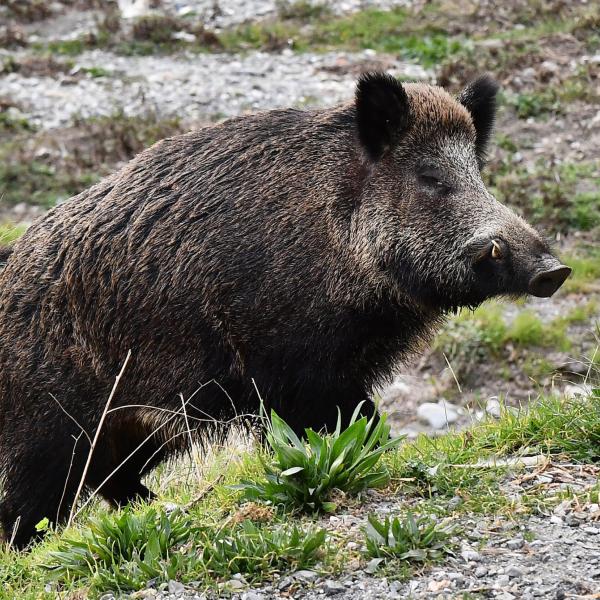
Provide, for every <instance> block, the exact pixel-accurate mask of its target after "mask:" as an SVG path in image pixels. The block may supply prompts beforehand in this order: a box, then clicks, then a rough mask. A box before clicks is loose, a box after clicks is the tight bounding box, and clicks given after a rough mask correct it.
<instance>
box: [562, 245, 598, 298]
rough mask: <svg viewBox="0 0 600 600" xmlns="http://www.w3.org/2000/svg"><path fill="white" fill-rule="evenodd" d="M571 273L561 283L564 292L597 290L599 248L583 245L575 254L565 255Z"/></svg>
mask: <svg viewBox="0 0 600 600" xmlns="http://www.w3.org/2000/svg"><path fill="white" fill-rule="evenodd" d="M565 262H566V264H568V265H569V266H570V267H571V268H572V269H573V275H572V276H571V277H570V278H569V279H567V281H565V283H564V284H563V287H564V291H565V292H582V293H586V292H588V293H589V292H591V291H598V289H599V286H600V248H598V247H597V246H595V245H594V246H587V247H586V246H583V247H581V248H580V249H579V251H578V252H577V253H576V254H572V255H570V256H566V257H565Z"/></svg>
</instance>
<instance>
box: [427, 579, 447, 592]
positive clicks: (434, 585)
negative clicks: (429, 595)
mask: <svg viewBox="0 0 600 600" xmlns="http://www.w3.org/2000/svg"><path fill="white" fill-rule="evenodd" d="M448 587H450V580H449V579H442V580H441V581H430V582H429V585H428V586H427V589H428V590H429V591H430V592H440V591H442V590H445V589H446V588H448Z"/></svg>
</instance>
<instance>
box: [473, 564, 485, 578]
mask: <svg viewBox="0 0 600 600" xmlns="http://www.w3.org/2000/svg"><path fill="white" fill-rule="evenodd" d="M487 573H488V568H487V567H484V566H483V565H481V566H479V567H477V568H476V569H475V577H485V576H486V575H487Z"/></svg>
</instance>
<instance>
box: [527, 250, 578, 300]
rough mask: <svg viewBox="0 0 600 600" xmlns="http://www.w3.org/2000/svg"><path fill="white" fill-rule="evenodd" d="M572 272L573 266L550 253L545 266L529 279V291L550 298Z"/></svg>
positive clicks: (544, 263) (533, 294) (534, 294)
mask: <svg viewBox="0 0 600 600" xmlns="http://www.w3.org/2000/svg"><path fill="white" fill-rule="evenodd" d="M570 274H571V268H570V267H567V266H565V265H563V264H561V263H560V262H559V261H558V260H557V259H556V258H554V257H553V256H550V255H548V257H547V258H546V259H545V260H544V262H543V266H542V267H541V268H540V269H539V270H538V271H536V272H535V274H534V275H533V277H532V278H531V279H530V280H529V286H528V288H527V291H528V292H529V293H530V294H531V295H532V296H537V297H538V298H549V297H550V296H552V294H554V292H556V290H558V288H559V287H560V286H561V285H562V284H563V283H564V282H565V280H566V279H567V277H568V276H569V275H570Z"/></svg>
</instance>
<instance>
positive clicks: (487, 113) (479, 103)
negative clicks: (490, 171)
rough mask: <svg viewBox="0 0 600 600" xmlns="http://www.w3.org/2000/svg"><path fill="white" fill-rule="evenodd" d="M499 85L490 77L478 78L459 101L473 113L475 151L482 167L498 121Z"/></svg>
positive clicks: (461, 95) (466, 89)
mask: <svg viewBox="0 0 600 600" xmlns="http://www.w3.org/2000/svg"><path fill="white" fill-rule="evenodd" d="M498 88H499V85H498V83H497V82H496V81H495V80H494V79H493V78H492V77H491V76H490V75H487V74H486V75H482V76H481V77H478V78H477V79H475V80H474V81H472V82H471V83H469V85H467V87H466V88H465V89H464V90H463V91H462V92H461V93H460V95H459V97H458V101H459V102H460V103H461V104H462V105H463V106H464V107H465V108H466V109H467V110H468V111H469V112H470V113H471V117H472V118H473V125H475V134H476V138H475V151H476V153H477V161H478V162H479V166H480V167H482V166H483V164H484V162H485V159H486V151H487V145H488V142H489V141H490V137H491V135H492V130H493V128H494V120H495V119H496V94H497V93H498Z"/></svg>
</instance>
